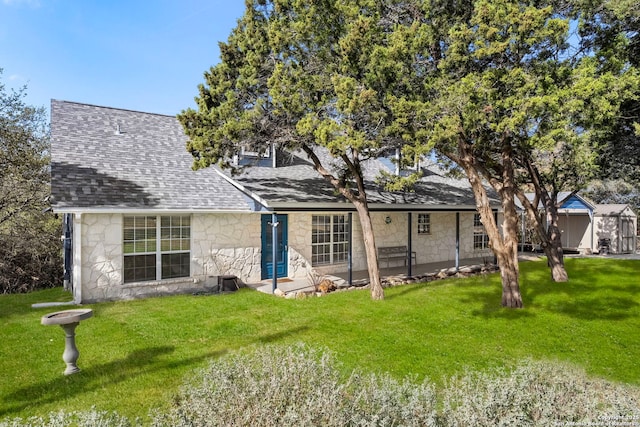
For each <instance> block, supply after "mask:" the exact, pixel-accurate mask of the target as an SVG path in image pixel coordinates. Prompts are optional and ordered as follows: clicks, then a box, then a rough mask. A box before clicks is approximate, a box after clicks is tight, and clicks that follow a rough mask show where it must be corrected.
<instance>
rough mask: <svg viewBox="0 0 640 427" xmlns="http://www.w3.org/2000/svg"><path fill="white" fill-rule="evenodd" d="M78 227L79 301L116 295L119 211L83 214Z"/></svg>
mask: <svg viewBox="0 0 640 427" xmlns="http://www.w3.org/2000/svg"><path fill="white" fill-rule="evenodd" d="M76 220H77V219H76ZM81 229H82V239H81V241H82V252H81V260H82V265H81V278H82V290H81V295H82V302H86V301H103V300H109V299H116V298H117V297H118V291H119V290H118V288H117V285H120V284H122V281H123V279H122V268H123V265H122V262H123V259H122V215H120V214H84V215H82V216H81ZM74 268H77V266H74ZM74 286H76V285H75V284H74Z"/></svg>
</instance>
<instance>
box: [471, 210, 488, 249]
mask: <svg viewBox="0 0 640 427" xmlns="http://www.w3.org/2000/svg"><path fill="white" fill-rule="evenodd" d="M488 248H489V235H488V234H487V232H486V231H485V229H484V225H482V221H481V220H480V214H478V213H477V214H474V215H473V249H474V250H477V251H480V250H484V249H488Z"/></svg>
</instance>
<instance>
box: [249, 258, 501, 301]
mask: <svg viewBox="0 0 640 427" xmlns="http://www.w3.org/2000/svg"><path fill="white" fill-rule="evenodd" d="M487 263H490V264H492V263H493V257H483V258H467V259H462V260H460V262H459V266H458V267H459V268H464V267H465V266H471V265H485V264H487ZM454 267H455V261H440V262H430V263H426V264H418V265H413V266H412V267H411V276H423V275H425V274H428V273H434V272H435V273H437V272H439V271H440V270H443V269H450V268H454ZM408 272H409V271H408V267H407V266H402V265H401V266H398V267H390V268H380V276H381V279H382V280H385V279H387V280H389V279H390V278H393V277H401V276H409V274H408ZM324 278H327V279H329V280H332V281H333V282H334V283H336V285H337V286H338V287H339V288H340V287H347V286H348V282H349V273H348V272H344V273H336V274H334V275H326V276H324ZM351 278H352V283H353V284H358V283H362V281H366V280H368V278H369V272H368V271H367V270H359V271H353V272H352V273H351ZM247 286H248V287H250V288H253V289H256V290H258V291H260V292H264V293H268V294H270V293H272V290H273V281H272V280H271V279H268V280H263V281H261V282H259V283H255V284H248V285H247ZM277 286H278V289H279V290H280V291H282V292H284V294H285V295H287V294H290V293H293V292H311V291H314V290H315V284H313V283H311V281H310V279H306V278H305V279H289V278H279V279H278V281H277Z"/></svg>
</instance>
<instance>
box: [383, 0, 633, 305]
mask: <svg viewBox="0 0 640 427" xmlns="http://www.w3.org/2000/svg"><path fill="white" fill-rule="evenodd" d="M596 3H597V4H595V3H593V2H590V3H589V4H588V5H587V4H585V6H584V7H585V9H587V10H588V11H589V13H591V14H594V13H596V12H597V10H599V3H598V2H596ZM446 4H448V2H441V1H429V2H424V3H423V6H424V7H423V9H422V14H421V15H420V16H419V18H418V19H417V21H418V22H419V23H420V25H414V27H415V29H414V30H413V31H412V32H411V33H410V36H409V39H410V40H411V41H412V50H411V54H410V55H408V58H409V61H410V62H411V66H410V67H407V69H408V70H411V73H410V74H409V77H407V78H413V79H414V81H415V84H414V85H413V86H414V87H415V88H416V90H414V91H412V92H409V93H402V92H394V93H392V94H390V95H389V104H390V105H391V110H392V113H393V115H394V119H395V123H396V126H395V128H393V129H394V131H395V132H396V134H397V135H400V136H402V138H403V139H404V140H405V141H407V142H410V143H411V144H413V145H414V147H415V150H416V151H418V152H420V151H422V153H423V154H425V153H428V152H430V151H431V150H432V149H434V148H435V149H436V150H437V151H439V152H440V153H441V154H442V155H444V156H446V157H448V158H450V159H451V160H452V161H453V162H454V163H455V164H457V165H458V166H460V167H462V168H463V169H464V170H465V172H466V174H467V176H468V178H469V180H470V183H471V184H472V186H473V187H474V192H475V194H476V205H477V209H478V211H479V213H480V215H481V217H482V222H483V225H484V226H485V229H486V230H487V234H488V235H489V238H490V241H491V246H492V249H493V250H494V252H495V253H496V256H497V257H498V262H499V263H500V266H501V269H502V271H503V275H504V278H505V282H504V284H505V295H503V297H507V300H508V301H507V303H508V305H511V306H515V307H519V306H521V301H519V298H518V295H517V293H518V289H517V280H518V277H517V276H518V272H517V265H516V263H514V262H512V261H511V260H512V259H513V258H514V256H515V255H514V254H515V247H516V245H517V237H516V235H517V232H518V230H517V226H516V223H517V221H516V218H517V215H516V210H515V206H514V198H515V196H516V195H517V194H518V193H524V191H528V190H529V188H530V187H529V184H534V189H535V191H536V193H537V194H538V195H539V197H541V198H544V199H546V200H542V201H543V202H544V205H545V207H547V206H550V203H551V201H553V200H555V197H554V195H555V194H556V193H557V192H558V191H559V190H561V189H567V188H566V187H568V186H572V185H575V186H576V187H580V186H581V185H584V183H585V182H586V180H587V179H588V178H589V177H590V176H591V175H592V174H593V171H594V169H595V159H596V156H595V152H594V149H593V148H594V147H593V145H594V140H595V139H594V134H597V133H598V132H601V131H602V129H604V128H605V127H606V126H607V125H610V124H611V123H612V122H613V121H614V120H615V118H616V117H617V112H618V108H619V105H620V103H621V101H622V100H624V99H629V98H630V97H632V96H633V94H634V93H635V90H636V88H637V87H638V86H637V85H638V78H637V77H638V75H637V72H636V70H635V69H634V68H633V67H630V66H629V64H628V60H627V59H626V58H625V57H624V55H616V54H614V53H612V52H616V49H617V48H618V47H620V46H623V45H624V43H625V42H626V40H627V37H626V34H625V33H624V32H620V31H619V32H618V33H616V34H615V36H616V37H614V38H613V40H612V41H611V42H610V43H608V44H607V46H606V47H607V48H608V49H609V51H608V53H609V54H608V55H606V56H605V55H604V54H603V50H596V49H591V50H589V49H577V50H576V49H575V48H574V47H573V46H572V45H571V42H572V34H571V33H570V30H571V27H572V24H573V25H575V22H576V19H578V18H582V17H583V16H584V15H585V14H586V12H583V11H582V10H580V9H579V8H577V7H575V5H574V4H573V3H571V2H555V1H542V2H520V1H516V2H514V1H476V2H457V3H456V4H457V6H458V7H457V8H456V7H452V8H445V7H444V6H445V5H446ZM594 11H596V12H594ZM596 22H597V21H596ZM603 26H606V24H604V25H603ZM598 29H600V27H598V26H597V25H595V28H586V27H583V32H584V34H583V37H584V38H588V37H589V36H590V35H592V34H593V32H595V31H596V30H598ZM578 41H579V42H580V40H579V39H578ZM602 62H604V65H603V64H602ZM483 181H486V182H488V183H489V184H490V185H491V186H492V187H493V189H494V190H495V191H496V192H497V194H498V195H499V197H500V199H501V201H502V211H503V213H504V222H503V224H502V227H501V228H500V229H498V224H496V222H495V220H494V219H493V213H492V212H491V209H490V207H489V206H488V195H487V193H486V191H485V190H484V189H483V187H482V182H483ZM535 207H536V209H537V203H536V204H535ZM551 214H553V212H551ZM534 219H535V218H534ZM558 240H559V239H558ZM550 260H551V258H550ZM551 261H553V260H551ZM510 296H513V297H512V298H510ZM503 302H504V300H503Z"/></svg>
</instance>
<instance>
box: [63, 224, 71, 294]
mask: <svg viewBox="0 0 640 427" xmlns="http://www.w3.org/2000/svg"><path fill="white" fill-rule="evenodd" d="M62 224H63V226H62V231H63V233H64V234H63V236H62V248H63V252H62V255H63V264H64V276H63V288H64V290H65V291H68V292H73V281H72V280H71V279H72V276H71V275H72V274H73V245H72V240H71V239H72V238H73V215H71V214H69V213H66V214H64V216H63V222H62Z"/></svg>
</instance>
